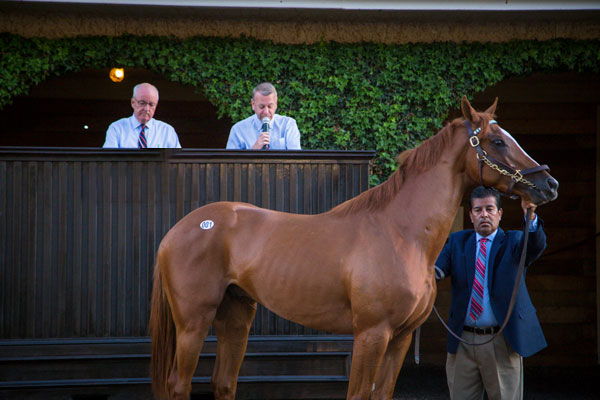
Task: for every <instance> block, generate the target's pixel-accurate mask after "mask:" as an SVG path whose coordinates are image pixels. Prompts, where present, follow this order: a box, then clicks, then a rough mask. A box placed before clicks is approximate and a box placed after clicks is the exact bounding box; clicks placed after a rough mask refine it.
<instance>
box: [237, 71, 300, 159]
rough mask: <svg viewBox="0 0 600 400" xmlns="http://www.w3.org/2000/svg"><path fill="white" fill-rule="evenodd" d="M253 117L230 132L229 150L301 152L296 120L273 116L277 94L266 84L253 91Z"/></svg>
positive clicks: (239, 123) (243, 121) (241, 122)
mask: <svg viewBox="0 0 600 400" xmlns="http://www.w3.org/2000/svg"><path fill="white" fill-rule="evenodd" d="M251 103H252V110H253V111H254V113H255V114H254V115H252V116H250V117H248V118H246V119H244V120H242V121H240V122H238V123H236V124H235V125H233V127H232V128H231V132H230V133H229V139H228V140H227V148H228V149H253V150H260V149H272V150H300V149H301V148H300V131H298V125H297V124H296V120H294V119H293V118H290V117H284V116H282V115H279V114H275V111H277V91H276V90H275V87H274V86H273V85H272V84H270V83H269V82H264V83H261V84H260V85H258V86H256V87H255V88H254V90H253V91H252V101H251Z"/></svg>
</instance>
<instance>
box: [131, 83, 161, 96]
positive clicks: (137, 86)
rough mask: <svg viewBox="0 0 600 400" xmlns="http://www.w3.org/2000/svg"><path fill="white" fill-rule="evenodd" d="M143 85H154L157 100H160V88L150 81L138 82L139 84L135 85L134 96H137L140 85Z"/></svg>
mask: <svg viewBox="0 0 600 400" xmlns="http://www.w3.org/2000/svg"><path fill="white" fill-rule="evenodd" d="M142 85H150V86H152V88H153V89H154V90H155V91H156V101H158V89H157V88H156V86H154V85H153V84H151V83H148V82H142V83H138V84H137V85H135V86H134V87H133V97H135V95H136V94H137V91H138V88H139V87H140V86H142Z"/></svg>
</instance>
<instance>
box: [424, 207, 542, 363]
mask: <svg viewBox="0 0 600 400" xmlns="http://www.w3.org/2000/svg"><path fill="white" fill-rule="evenodd" d="M532 213H533V211H532V210H531V208H528V209H527V217H526V218H525V220H526V222H525V228H523V235H524V238H523V248H522V249H521V259H520V260H519V269H518V271H517V278H516V280H515V286H514V287H513V292H512V295H511V297H510V303H509V305H508V310H507V312H506V318H504V322H503V323H502V326H500V329H499V330H498V332H496V333H495V334H494V336H492V337H491V338H490V339H489V340H486V341H485V342H482V343H470V342H467V341H466V340H464V339H463V338H461V337H460V336H458V335H457V334H456V333H454V332H453V331H452V329H450V327H449V326H448V325H447V324H446V322H445V321H444V320H443V319H442V317H441V316H440V314H439V313H438V310H437V308H436V307H435V305H434V306H433V311H434V312H435V315H436V316H437V317H438V319H439V320H440V322H441V323H442V325H444V328H446V330H447V331H448V332H449V333H451V334H452V336H454V337H455V338H456V339H458V340H459V341H461V342H462V343H464V344H467V345H469V346H481V345H484V344H488V343H490V342H491V341H492V340H494V339H496V337H497V336H498V335H500V334H501V333H502V331H503V330H504V327H505V326H506V324H508V319H509V318H510V315H511V314H512V311H513V309H514V308H515V303H516V302H517V294H518V293H519V286H521V279H522V278H523V272H524V271H525V256H526V252H527V242H528V241H529V224H530V222H531V214H532ZM420 337H421V326H419V327H418V328H417V329H416V330H415V363H416V364H419V362H420V357H419V347H420V343H419V342H420Z"/></svg>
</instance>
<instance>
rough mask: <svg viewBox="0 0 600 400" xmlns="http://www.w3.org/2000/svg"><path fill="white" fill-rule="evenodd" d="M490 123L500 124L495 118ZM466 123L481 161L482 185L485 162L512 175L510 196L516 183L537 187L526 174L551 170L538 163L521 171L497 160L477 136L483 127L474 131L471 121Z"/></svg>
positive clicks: (509, 188) (507, 193) (500, 172)
mask: <svg viewBox="0 0 600 400" xmlns="http://www.w3.org/2000/svg"><path fill="white" fill-rule="evenodd" d="M489 124H490V125H492V124H498V122H496V121H495V120H491V121H490V123H489ZM465 125H466V127H467V132H468V133H469V143H470V144H471V147H474V148H475V150H476V151H477V160H478V161H479V182H480V183H481V186H485V185H484V184H483V176H482V169H483V164H485V165H487V166H488V167H490V168H491V169H493V170H495V171H497V172H498V173H499V174H500V175H506V176H508V177H510V179H511V181H510V183H509V184H508V188H507V190H506V193H505V194H506V195H507V196H509V197H511V196H512V190H513V188H514V186H515V183H519V182H523V183H524V184H526V185H528V186H530V187H532V188H536V189H537V186H535V184H534V183H533V182H530V181H528V180H527V179H525V178H524V176H525V175H529V174H533V173H536V172H539V171H545V170H549V169H550V168H549V167H548V166H547V165H546V164H544V165H538V166H537V167H533V168H529V169H526V170H523V171H521V170H518V169H514V168H512V167H510V166H508V165H506V164H504V163H502V162H500V161H498V160H495V159H494V158H492V157H490V156H488V154H487V153H486V151H485V150H483V149H482V148H481V143H480V141H479V137H478V136H477V134H478V133H479V132H481V127H479V128H477V129H475V131H473V130H472V129H471V124H470V123H469V121H466V120H465Z"/></svg>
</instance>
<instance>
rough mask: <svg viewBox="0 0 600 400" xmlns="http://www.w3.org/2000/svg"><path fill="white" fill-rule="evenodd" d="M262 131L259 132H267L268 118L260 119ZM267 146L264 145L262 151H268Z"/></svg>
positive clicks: (269, 121)
mask: <svg viewBox="0 0 600 400" xmlns="http://www.w3.org/2000/svg"><path fill="white" fill-rule="evenodd" d="M262 123H263V124H262V129H261V130H260V131H261V132H269V124H270V123H271V120H270V119H269V117H264V118H263V119H262ZM269 147H270V146H269V145H268V144H265V145H264V146H263V150H269Z"/></svg>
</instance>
